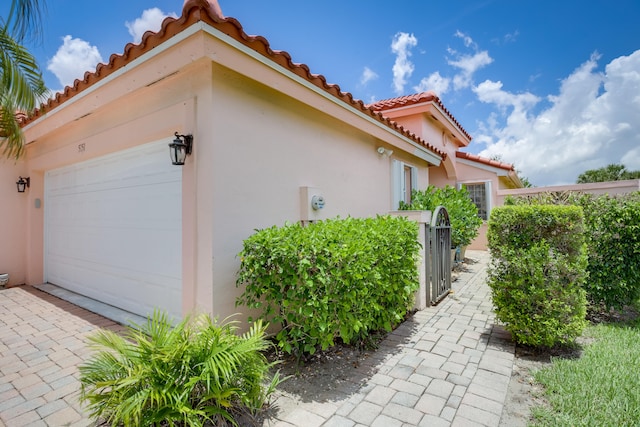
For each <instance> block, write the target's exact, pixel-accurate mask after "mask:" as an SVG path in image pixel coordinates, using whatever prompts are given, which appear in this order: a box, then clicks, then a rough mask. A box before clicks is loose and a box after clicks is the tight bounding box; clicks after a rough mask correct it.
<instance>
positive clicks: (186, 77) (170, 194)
mask: <svg viewBox="0 0 640 427" xmlns="http://www.w3.org/2000/svg"><path fill="white" fill-rule="evenodd" d="M23 129H24V132H25V136H26V156H25V157H24V158H23V159H22V160H20V161H19V162H13V161H9V160H0V200H2V205H3V209H2V215H3V219H4V221H2V225H0V233H2V236H3V241H4V244H3V245H0V273H3V272H7V273H9V274H10V276H11V284H13V285H17V284H23V283H25V284H40V283H47V282H48V283H52V284H55V285H57V286H59V287H61V288H64V289H67V290H70V291H73V292H76V293H79V294H82V295H86V296H88V297H91V298H93V299H96V300H99V301H102V302H105V303H107V304H110V305H113V306H116V307H119V308H122V309H124V310H127V311H130V312H132V313H137V314H141V315H146V314H148V313H150V312H151V311H152V310H153V308H154V307H160V308H162V309H165V310H167V311H169V312H170V313H172V314H174V315H182V314H185V313H187V312H189V311H191V310H194V309H198V310H203V311H206V312H210V313H214V314H216V315H218V316H220V317H221V318H224V317H226V316H228V315H231V314H232V313H235V312H237V311H238V310H239V309H238V308H236V307H235V304H234V303H235V299H236V297H237V295H238V294H239V292H240V291H239V290H238V289H236V287H235V277H236V272H237V269H238V266H239V260H238V259H237V257H236V254H237V253H238V252H239V251H240V249H241V247H242V241H243V240H244V239H245V238H246V237H248V236H249V235H251V234H252V233H253V231H254V230H255V229H258V228H263V227H269V226H272V225H274V224H276V225H282V224H284V223H285V222H286V221H289V222H295V221H308V220H317V219H323V218H330V217H336V216H342V217H345V216H348V215H351V216H355V217H362V216H373V215H376V214H384V213H387V212H390V211H392V210H394V209H396V208H397V206H398V202H399V201H400V200H402V199H405V198H406V197H408V195H409V194H410V190H411V189H412V188H425V187H427V185H429V184H430V183H431V184H435V185H444V184H452V185H459V184H466V185H468V186H471V185H476V186H478V190H477V193H476V192H475V191H476V190H474V193H473V194H476V196H475V197H476V199H477V200H478V203H481V202H482V201H483V200H484V202H485V203H486V208H485V209H490V206H491V204H492V203H494V195H495V192H496V191H497V190H498V189H503V188H513V187H517V186H518V185H519V181H518V180H517V176H516V175H515V173H514V170H513V168H512V167H511V166H510V165H505V164H502V163H499V162H492V161H489V160H487V159H482V158H479V157H477V156H473V155H470V154H465V153H462V152H460V151H459V149H460V148H464V147H466V146H467V145H468V144H469V142H470V140H471V137H470V136H469V135H468V134H467V133H466V132H465V131H464V129H463V128H462V127H461V126H460V124H459V123H458V122H457V121H456V120H455V118H454V117H453V115H451V113H449V112H448V111H447V109H446V108H445V107H444V106H443V104H442V103H441V101H440V100H439V99H438V98H437V97H436V96H435V95H433V94H431V93H425V94H418V95H413V96H409V97H402V98H397V99H393V100H387V101H381V102H378V103H375V104H373V105H365V104H363V103H362V102H361V101H358V100H354V99H353V97H352V96H351V95H350V94H349V93H346V92H343V91H342V90H341V89H340V87H338V86H337V85H333V84H328V83H327V82H326V81H325V79H324V78H323V77H322V76H321V75H318V74H313V73H312V72H311V71H310V70H309V69H308V67H307V66H305V65H303V64H297V63H295V62H293V60H292V59H291V58H290V56H289V55H288V54H287V53H286V52H282V51H274V50H272V49H271V48H270V46H269V44H268V42H267V41H266V40H265V39H264V38H262V37H255V36H249V35H247V34H246V33H245V31H244V30H243V28H242V26H241V24H240V23H239V22H238V21H236V20H235V19H233V18H225V17H224V16H223V15H222V12H221V11H220V8H219V6H218V4H217V3H216V2H215V0H209V1H206V0H188V1H186V2H185V4H184V7H183V11H182V15H181V16H180V17H179V18H177V19H173V18H168V19H166V20H165V21H164V23H163V25H162V28H161V30H160V31H159V32H157V33H147V34H145V36H144V37H143V40H142V42H141V43H140V44H137V45H132V44H129V45H127V46H126V47H125V48H124V52H123V53H122V54H121V55H112V56H111V58H110V60H109V63H108V64H100V65H99V66H98V67H97V69H96V70H95V71H94V72H88V73H86V74H85V76H84V78H83V80H76V82H75V83H74V85H73V87H67V88H65V90H64V92H62V93H59V94H57V95H56V96H55V97H54V98H52V99H51V100H49V101H48V102H47V104H45V105H43V106H41V108H40V109H39V110H37V111H36V112H35V114H34V115H33V116H32V117H30V118H29V119H26V120H25V121H24V123H23ZM176 133H177V134H179V135H192V136H193V148H192V153H191V155H189V156H187V158H186V162H185V164H184V165H183V166H176V165H173V164H172V163H171V161H170V159H169V148H168V144H169V143H171V142H172V141H173V140H174V139H175V136H174V135H175V134H176ZM18 177H29V179H30V182H29V183H30V186H29V188H27V189H26V191H25V192H24V193H18V192H17V191H16V185H15V182H16V180H17V179H18ZM314 196H316V198H315V199H314ZM318 196H320V197H321V198H322V199H323V201H324V206H323V207H321V208H320V206H319V205H318V204H312V200H313V201H317V199H318ZM7 242H10V243H9V244H7Z"/></svg>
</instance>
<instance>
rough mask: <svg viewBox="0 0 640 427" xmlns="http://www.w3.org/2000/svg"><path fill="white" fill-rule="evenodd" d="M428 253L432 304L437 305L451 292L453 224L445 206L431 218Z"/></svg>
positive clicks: (438, 208) (437, 209)
mask: <svg viewBox="0 0 640 427" xmlns="http://www.w3.org/2000/svg"><path fill="white" fill-rule="evenodd" d="M429 241H430V242H429V243H430V244H429V247H428V249H427V248H425V249H426V250H428V251H429V253H428V257H429V258H428V260H429V262H428V263H427V265H428V266H429V267H430V270H431V271H430V273H431V274H430V275H428V276H427V277H430V279H431V292H430V293H429V294H430V300H431V304H432V305H434V304H437V303H438V302H440V300H442V299H443V298H444V297H446V296H447V295H448V294H449V291H450V290H451V223H450V222H449V213H448V212H447V210H446V209H445V208H444V206H438V207H437V208H436V209H435V211H434V212H433V214H432V216H431V226H430V227H429ZM429 267H428V268H429Z"/></svg>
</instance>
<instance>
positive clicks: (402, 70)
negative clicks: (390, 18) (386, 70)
mask: <svg viewBox="0 0 640 427" xmlns="http://www.w3.org/2000/svg"><path fill="white" fill-rule="evenodd" d="M417 45H418V39H417V38H416V37H415V36H414V35H413V34H408V33H402V32H400V33H397V34H396V35H395V36H394V37H393V42H392V43H391V51H392V52H393V53H395V54H396V61H395V63H394V64H393V88H394V90H395V92H396V93H397V94H398V95H402V94H403V92H404V85H405V84H407V79H408V78H409V77H411V74H413V69H414V65H413V62H411V61H410V60H409V57H410V56H411V48H413V47H415V46H417Z"/></svg>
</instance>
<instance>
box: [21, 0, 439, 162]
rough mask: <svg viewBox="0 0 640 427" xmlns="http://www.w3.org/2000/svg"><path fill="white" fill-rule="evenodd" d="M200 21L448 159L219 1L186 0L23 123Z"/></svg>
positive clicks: (23, 123) (35, 117)
mask: <svg viewBox="0 0 640 427" xmlns="http://www.w3.org/2000/svg"><path fill="white" fill-rule="evenodd" d="M200 21H202V22H205V23H207V24H209V25H211V26H213V27H214V28H216V29H218V30H219V31H221V32H223V33H225V34H227V35H228V36H230V37H232V38H234V39H235V40H237V41H238V42H240V43H242V44H243V45H245V46H246V47H248V48H250V49H252V50H254V51H256V52H257V53H259V54H260V55H262V56H264V57H266V58H268V59H270V60H271V61H273V62H275V63H277V64H278V65H280V66H282V67H283V68H286V69H288V70H289V71H291V72H293V73H294V74H296V75H298V76H300V77H302V78H303V79H305V80H307V81H309V82H310V83H312V84H314V85H315V86H317V87H319V88H320V89H322V90H324V91H325V92H327V93H329V94H330V95H332V96H334V97H336V98H338V99H339V100H341V101H343V102H344V103H346V104H348V105H350V106H352V107H354V108H356V109H357V110H359V111H361V112H363V113H364V114H366V115H368V116H370V117H372V118H374V119H375V120H377V121H379V122H381V123H383V124H385V125H386V126H388V127H389V128H391V129H393V130H395V131H396V132H398V133H400V134H402V135H404V136H405V137H407V138H409V139H411V140H413V141H414V142H416V143H418V144H419V145H421V146H423V147H425V148H427V149H429V150H431V151H432V152H434V153H436V154H437V155H439V156H440V157H442V158H443V159H444V158H446V153H445V152H443V151H440V150H438V149H437V148H436V147H434V146H432V145H431V144H428V143H427V142H426V141H424V140H423V139H422V138H420V137H418V136H417V135H416V134H414V133H413V132H411V131H409V130H407V129H405V128H404V127H402V126H400V125H398V124H397V123H396V122H394V121H392V120H390V119H388V118H387V117H384V115H382V114H381V113H380V112H378V111H374V110H373V109H371V108H369V107H367V106H366V105H365V104H364V103H363V102H362V101H361V100H358V99H354V98H353V95H351V93H349V92H343V91H342V90H341V89H340V86H338V85H337V84H330V83H327V81H326V79H325V77H324V76H322V75H321V74H314V73H312V72H311V71H310V70H309V67H308V66H307V65H306V64H299V63H295V62H293V61H292V59H291V56H290V55H289V54H288V53H287V52H285V51H281V50H273V49H271V47H270V45H269V42H268V41H267V39H265V38H264V37H262V36H251V35H248V34H247V33H245V32H244V29H243V27H242V25H241V24H240V22H238V20H236V19H235V18H231V17H225V16H223V14H222V11H221V9H220V6H219V5H218V2H217V0H186V1H185V2H184V6H183V8H182V16H180V17H178V18H166V19H165V20H164V21H163V22H162V26H161V28H160V30H159V31H158V32H157V33H154V32H151V31H147V32H146V33H145V34H144V35H143V36H142V41H141V42H140V43H139V44H133V43H128V44H127V45H126V46H125V48H124V52H123V53H122V54H121V55H117V54H113V55H111V57H110V58H109V62H108V63H107V64H98V66H97V67H96V70H95V71H94V72H89V71H87V72H86V73H85V74H84V78H83V79H82V80H78V79H76V80H75V81H74V83H73V86H67V87H65V88H64V90H63V91H62V92H59V93H57V94H56V95H55V96H54V97H52V98H51V99H49V100H48V101H47V102H46V103H45V104H42V105H41V106H40V108H39V109H36V110H35V111H34V112H33V113H32V114H31V115H30V116H29V117H28V118H26V119H24V120H23V121H22V123H21V124H22V125H23V126H24V125H26V124H28V123H30V122H32V121H34V120H35V119H37V118H38V117H41V116H43V115H44V114H45V113H46V112H47V111H50V110H52V109H54V108H56V107H58V106H59V105H61V104H63V103H64V102H66V101H68V100H69V99H71V98H73V97H74V96H75V95H77V94H79V93H81V92H82V91H83V90H85V89H87V88H88V87H90V86H92V85H94V84H95V83H97V82H98V81H100V80H102V79H104V78H105V77H107V76H109V75H110V74H112V73H113V72H115V71H117V70H119V69H121V68H123V67H124V66H125V65H127V64H128V63H130V62H131V61H133V60H135V59H136V58H139V57H140V56H141V55H143V54H144V53H147V52H149V51H150V50H152V49H153V48H155V47H157V46H159V45H160V44H162V43H164V42H166V41H167V40H168V39H170V38H171V37H173V36H175V35H176V34H178V33H180V32H181V31H183V30H185V29H186V28H188V27H189V26H191V25H193V24H195V23H197V22H200Z"/></svg>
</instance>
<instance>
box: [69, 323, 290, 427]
mask: <svg viewBox="0 0 640 427" xmlns="http://www.w3.org/2000/svg"><path fill="white" fill-rule="evenodd" d="M236 332H237V328H236V326H235V324H234V323H231V322H229V323H224V324H221V325H219V324H217V323H216V322H213V321H212V320H211V319H210V318H209V316H206V315H201V316H198V317H195V318H193V319H191V318H186V319H184V320H183V321H182V322H180V323H179V324H178V325H176V326H175V327H174V326H173V325H172V324H171V322H170V321H169V319H168V317H167V315H166V314H164V313H160V312H158V311H156V312H155V313H154V314H153V316H152V317H151V318H149V319H148V320H147V323H146V324H145V325H137V326H134V327H130V328H128V329H127V331H126V332H125V333H124V335H123V336H121V335H118V334H116V333H114V332H111V331H108V330H101V331H99V332H98V333H97V334H95V335H92V336H91V337H90V338H89V339H90V343H91V348H92V349H93V350H94V354H93V355H92V356H91V358H90V359H89V360H88V361H87V362H86V363H85V364H83V365H82V366H80V383H81V394H80V398H81V400H83V401H85V402H86V403H88V409H89V412H90V415H91V416H92V417H94V418H96V419H100V420H102V421H105V422H106V423H109V424H111V425H112V426H116V425H136V426H151V425H156V424H158V425H159V424H162V425H167V424H168V425H174V423H179V425H189V426H201V425H202V424H203V423H204V422H205V421H210V422H212V423H214V424H216V425H218V423H221V422H223V421H224V420H226V421H229V422H231V423H232V424H236V422H235V418H236V417H239V416H242V415H244V414H255V413H256V412H257V411H259V410H260V409H261V408H262V407H263V405H264V404H265V402H266V400H267V398H268V396H269V395H270V394H271V393H272V392H273V391H274V389H275V387H276V386H277V384H278V383H279V381H280V379H279V377H278V375H277V374H276V375H275V376H273V378H272V379H271V380H270V382H269V383H268V384H267V383H265V381H266V380H267V377H268V371H269V369H270V368H271V367H272V365H273V364H271V363H268V362H267V360H266V358H265V357H264V355H263V354H262V353H261V352H262V351H263V350H265V349H266V348H267V346H268V341H267V340H266V339H265V326H263V324H262V323H261V322H257V323H255V324H254V325H252V327H251V329H250V330H249V331H248V332H247V333H245V334H244V335H242V336H238V335H237V334H236Z"/></svg>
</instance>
